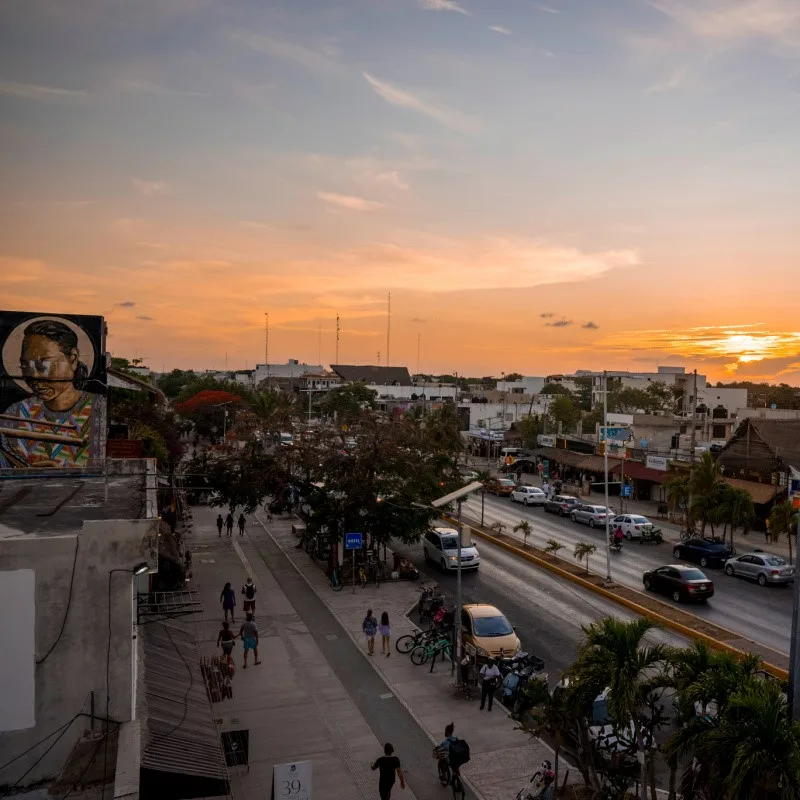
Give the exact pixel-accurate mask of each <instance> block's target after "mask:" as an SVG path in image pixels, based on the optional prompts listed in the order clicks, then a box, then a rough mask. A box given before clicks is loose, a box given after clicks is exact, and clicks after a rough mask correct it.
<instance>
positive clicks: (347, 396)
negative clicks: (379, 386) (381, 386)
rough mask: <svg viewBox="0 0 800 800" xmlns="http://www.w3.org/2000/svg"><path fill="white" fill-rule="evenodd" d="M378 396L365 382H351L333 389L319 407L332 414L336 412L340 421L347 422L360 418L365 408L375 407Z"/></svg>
mask: <svg viewBox="0 0 800 800" xmlns="http://www.w3.org/2000/svg"><path fill="white" fill-rule="evenodd" d="M377 396H378V393H377V392H376V391H375V390H374V389H370V388H369V387H368V386H367V385H366V384H365V383H351V384H348V385H347V386H337V387H335V388H334V389H331V390H330V391H329V392H328V393H327V394H326V395H325V396H324V398H323V399H322V400H321V401H320V402H319V403H318V407H319V408H320V409H321V410H322V411H323V412H324V413H326V414H328V415H330V416H333V415H334V414H335V415H336V419H337V421H338V422H339V423H347V422H348V421H352V420H356V419H358V418H359V417H360V416H361V414H362V412H364V411H365V410H367V409H372V408H375V398H377Z"/></svg>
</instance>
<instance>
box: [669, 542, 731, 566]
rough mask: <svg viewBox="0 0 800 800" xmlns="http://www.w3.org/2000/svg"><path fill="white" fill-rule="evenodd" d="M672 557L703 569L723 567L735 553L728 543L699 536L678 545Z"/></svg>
mask: <svg viewBox="0 0 800 800" xmlns="http://www.w3.org/2000/svg"><path fill="white" fill-rule="evenodd" d="M672 555H673V556H675V558H679V559H680V560H681V561H693V562H694V563H695V564H699V565H700V566H701V567H723V566H725V562H726V561H727V560H728V559H729V558H730V557H731V556H732V555H735V553H734V552H733V549H732V548H731V546H730V545H729V544H727V543H723V542H718V541H716V540H715V539H704V538H701V537H699V536H698V537H695V538H694V539H687V540H686V541H685V542H680V543H679V544H676V545H675V548H674V550H673V551H672Z"/></svg>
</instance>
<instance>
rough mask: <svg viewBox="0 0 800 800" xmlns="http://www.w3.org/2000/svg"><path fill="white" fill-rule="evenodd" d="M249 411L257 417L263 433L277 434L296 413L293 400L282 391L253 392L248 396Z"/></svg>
mask: <svg viewBox="0 0 800 800" xmlns="http://www.w3.org/2000/svg"><path fill="white" fill-rule="evenodd" d="M247 405H248V407H249V409H250V412H251V413H252V414H253V415H254V416H255V417H256V418H257V420H258V424H259V427H260V428H261V431H262V433H264V435H265V436H266V435H273V436H277V435H278V434H280V432H281V430H285V429H286V428H287V426H288V424H289V423H290V422H291V420H292V418H293V417H294V416H295V415H296V413H297V406H296V404H295V402H294V400H293V399H292V398H291V397H290V396H289V395H287V394H285V393H284V392H278V391H267V392H253V393H252V394H251V395H250V397H249V398H248V401H247Z"/></svg>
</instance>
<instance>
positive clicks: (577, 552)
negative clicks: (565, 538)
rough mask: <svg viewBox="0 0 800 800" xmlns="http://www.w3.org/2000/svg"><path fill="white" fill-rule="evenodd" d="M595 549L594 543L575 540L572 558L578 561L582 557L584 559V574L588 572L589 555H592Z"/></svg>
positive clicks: (581, 559)
mask: <svg viewBox="0 0 800 800" xmlns="http://www.w3.org/2000/svg"><path fill="white" fill-rule="evenodd" d="M596 550H597V545H596V544H590V543H589V542H575V549H574V550H573V552H572V556H573V558H574V559H575V560H576V561H577V562H578V563H580V562H581V561H583V559H584V558H585V559H586V574H587V575H588V574H589V558H590V556H592V555H594V553H595V552H596Z"/></svg>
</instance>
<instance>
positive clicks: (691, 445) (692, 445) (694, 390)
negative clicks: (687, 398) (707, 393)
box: [687, 370, 697, 525]
mask: <svg viewBox="0 0 800 800" xmlns="http://www.w3.org/2000/svg"><path fill="white" fill-rule="evenodd" d="M692 384H693V385H692V435H691V438H690V439H689V449H690V450H691V453H690V454H689V508H688V510H687V514H688V513H690V512H691V509H692V475H693V474H694V451H695V448H696V446H697V431H696V430H695V419H696V417H697V370H695V371H694V379H693V382H692ZM687 525H688V517H687Z"/></svg>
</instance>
